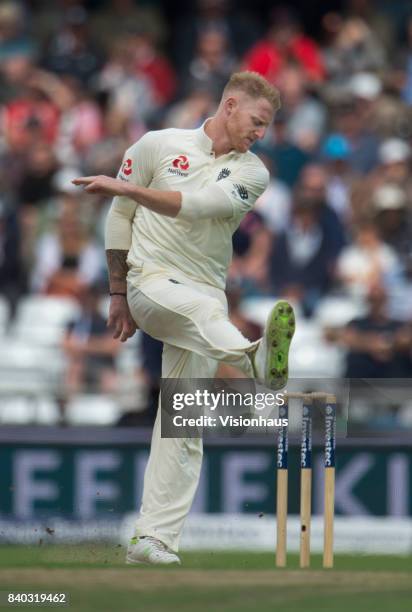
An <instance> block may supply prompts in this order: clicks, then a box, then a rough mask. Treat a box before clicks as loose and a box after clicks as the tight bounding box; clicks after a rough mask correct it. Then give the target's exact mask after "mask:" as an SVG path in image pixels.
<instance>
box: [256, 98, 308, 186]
mask: <svg viewBox="0 0 412 612" xmlns="http://www.w3.org/2000/svg"><path fill="white" fill-rule="evenodd" d="M255 150H256V153H258V154H260V153H263V154H264V155H265V156H267V157H268V158H269V159H270V162H271V165H272V167H273V168H276V174H277V176H278V178H279V180H280V181H282V182H283V183H285V184H286V185H287V186H288V187H294V185H295V183H296V181H297V179H298V177H299V174H300V172H301V170H302V168H303V166H305V165H306V164H307V163H308V161H309V160H310V154H309V153H308V152H307V151H304V150H303V149H301V148H300V147H299V146H298V145H297V144H295V143H293V142H291V140H290V139H289V134H288V121H287V113H286V112H285V111H284V110H283V109H280V111H278V112H277V113H276V115H275V119H274V121H273V127H272V130H268V136H267V138H265V140H264V141H262V142H259V143H258V144H257V145H256V146H255Z"/></svg>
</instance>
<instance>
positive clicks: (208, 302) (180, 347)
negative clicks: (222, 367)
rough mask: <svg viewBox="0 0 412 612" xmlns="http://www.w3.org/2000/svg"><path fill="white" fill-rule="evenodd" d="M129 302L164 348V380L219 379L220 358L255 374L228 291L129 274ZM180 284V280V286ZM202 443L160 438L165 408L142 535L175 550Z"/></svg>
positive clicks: (146, 489)
mask: <svg viewBox="0 0 412 612" xmlns="http://www.w3.org/2000/svg"><path fill="white" fill-rule="evenodd" d="M128 278H129V282H128V292H127V296H128V303H129V308H130V311H131V314H132V316H133V318H134V320H135V321H136V323H137V325H138V326H139V328H140V329H142V330H143V331H145V332H146V333H147V334H149V335H150V336H152V337H153V338H156V339H158V340H161V341H162V342H163V343H164V348H163V356H162V377H163V378H213V377H214V376H215V374H216V370H217V366H218V362H219V361H224V362H226V363H229V364H231V365H233V366H235V367H238V368H239V369H241V370H242V371H243V372H244V373H245V374H246V375H247V376H248V377H253V370H252V366H251V362H250V359H249V357H248V356H247V353H248V352H250V351H253V350H254V349H255V347H256V346H257V344H258V343H257V342H249V341H248V340H247V339H246V338H245V337H244V336H243V335H242V334H241V333H240V331H239V330H238V329H237V328H236V327H235V326H234V325H233V324H232V323H231V322H230V321H229V319H228V307H227V301H226V295H225V293H224V291H222V290H220V289H217V288H214V287H211V286H210V285H205V284H202V283H197V282H194V281H192V280H189V279H187V278H186V277H184V276H183V275H182V274H180V273H179V274H176V273H170V274H168V273H166V272H165V271H161V272H160V271H154V270H151V271H148V270H147V266H146V264H145V266H144V269H143V270H142V271H141V272H140V273H139V274H137V273H135V272H134V271H133V276H131V275H130V274H129V277H128ZM174 281H177V282H174ZM202 455H203V444H202V440H201V439H199V438H161V411H160V405H159V408H158V411H157V417H156V421H155V425H154V429H153V435H152V442H151V448H150V456H149V461H148V464H147V467H146V472H145V476H144V483H143V498H142V504H141V508H140V514H139V518H138V520H137V524H136V535H137V536H143V535H145V536H152V537H155V538H157V539H158V540H160V541H162V542H163V543H164V544H166V545H167V546H168V547H169V548H171V549H172V550H174V551H176V552H177V551H178V549H179V539H180V534H181V532H182V529H183V524H184V521H185V518H186V516H187V514H188V512H189V510H190V507H191V505H192V501H193V498H194V495H195V493H196V489H197V485H198V482H199V476H200V470H201V465H202Z"/></svg>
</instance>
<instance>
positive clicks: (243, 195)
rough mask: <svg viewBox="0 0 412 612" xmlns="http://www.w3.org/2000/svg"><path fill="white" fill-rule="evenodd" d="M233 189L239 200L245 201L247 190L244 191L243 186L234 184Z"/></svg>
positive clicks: (247, 194) (247, 195)
mask: <svg viewBox="0 0 412 612" xmlns="http://www.w3.org/2000/svg"><path fill="white" fill-rule="evenodd" d="M234 187H235V188H236V191H237V192H238V194H239V196H240V198H241V199H242V200H247V199H248V197H249V193H248V190H247V189H246V187H245V186H244V185H237V184H236V183H235V184H234Z"/></svg>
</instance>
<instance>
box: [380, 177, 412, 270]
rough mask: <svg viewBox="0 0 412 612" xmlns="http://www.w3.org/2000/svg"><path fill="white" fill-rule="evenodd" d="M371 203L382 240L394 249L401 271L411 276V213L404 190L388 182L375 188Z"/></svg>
mask: <svg viewBox="0 0 412 612" xmlns="http://www.w3.org/2000/svg"><path fill="white" fill-rule="evenodd" d="M372 204H373V206H374V209H375V211H376V224H377V227H378V230H379V232H380V235H381V237H382V240H383V241H384V242H385V243H386V244H387V245H389V246H390V247H391V248H393V249H394V251H395V252H396V253H397V255H398V257H399V258H400V261H401V264H402V267H403V271H404V272H405V273H406V274H407V276H408V277H409V279H410V278H412V225H411V214H412V213H411V210H410V209H409V210H408V207H407V201H406V194H405V192H404V191H403V190H402V189H401V188H400V187H398V186H397V185H391V184H390V183H388V184H386V185H383V186H382V187H379V189H377V190H376V192H375V193H374V194H373V197H372Z"/></svg>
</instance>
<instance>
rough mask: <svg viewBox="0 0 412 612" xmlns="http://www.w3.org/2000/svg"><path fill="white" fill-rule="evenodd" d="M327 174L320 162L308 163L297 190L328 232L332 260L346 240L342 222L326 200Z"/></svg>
mask: <svg viewBox="0 0 412 612" xmlns="http://www.w3.org/2000/svg"><path fill="white" fill-rule="evenodd" d="M327 185H328V174H327V170H326V168H325V167H324V166H322V165H321V164H315V163H313V164H308V165H307V166H305V168H304V169H303V170H302V173H301V176H300V179H299V183H298V191H299V193H300V194H301V196H302V197H303V198H304V200H305V201H306V202H307V203H308V204H310V206H311V207H312V208H314V209H315V211H316V213H317V215H318V219H319V221H320V223H321V225H322V227H323V228H324V230H325V232H326V233H327V234H328V242H329V248H330V252H329V255H330V257H331V258H332V260H333V261H335V260H336V257H337V256H338V254H339V253H340V251H341V249H342V247H343V246H344V244H345V242H346V237H345V231H344V227H343V225H342V222H341V221H340V220H339V217H338V215H337V214H336V212H335V211H334V210H333V208H331V206H330V205H329V202H328V200H327Z"/></svg>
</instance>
